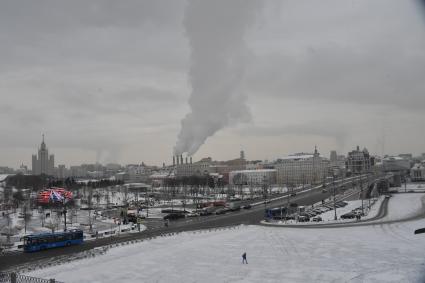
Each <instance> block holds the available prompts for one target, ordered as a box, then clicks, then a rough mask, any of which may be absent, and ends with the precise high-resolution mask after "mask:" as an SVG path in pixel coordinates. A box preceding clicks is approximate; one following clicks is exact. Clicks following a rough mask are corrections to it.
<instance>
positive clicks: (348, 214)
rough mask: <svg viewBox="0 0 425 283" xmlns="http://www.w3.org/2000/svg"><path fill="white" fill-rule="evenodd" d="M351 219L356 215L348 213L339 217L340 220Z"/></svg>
mask: <svg viewBox="0 0 425 283" xmlns="http://www.w3.org/2000/svg"><path fill="white" fill-rule="evenodd" d="M352 218H356V214H354V213H353V212H348V213H346V214H343V215H341V219H352Z"/></svg>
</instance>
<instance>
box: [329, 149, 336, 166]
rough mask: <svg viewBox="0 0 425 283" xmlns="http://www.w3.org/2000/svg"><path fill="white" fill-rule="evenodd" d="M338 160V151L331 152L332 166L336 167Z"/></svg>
mask: <svg viewBox="0 0 425 283" xmlns="http://www.w3.org/2000/svg"><path fill="white" fill-rule="evenodd" d="M337 160H338V155H337V154H336V150H331V156H330V161H331V164H332V165H334V164H335V163H336V162H337Z"/></svg>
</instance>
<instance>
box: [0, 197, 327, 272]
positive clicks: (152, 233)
mask: <svg viewBox="0 0 425 283" xmlns="http://www.w3.org/2000/svg"><path fill="white" fill-rule="evenodd" d="M330 196H331V192H326V193H323V192H322V190H321V189H312V190H307V191H305V192H298V193H297V194H296V196H293V197H291V202H292V203H297V204H298V205H300V206H301V205H302V206H308V205H312V204H314V203H317V202H319V201H321V200H323V199H326V198H329V197H330ZM286 203H287V199H286V198H279V199H277V200H274V201H271V202H270V203H267V204H266V205H257V206H253V207H252V208H251V209H248V210H245V209H242V210H240V211H237V212H232V213H228V214H224V215H211V216H206V217H197V218H191V219H185V220H183V221H175V222H171V223H170V225H169V226H168V227H162V226H160V225H152V226H151V225H149V224H148V225H147V226H148V228H150V229H147V230H145V231H143V232H140V233H130V234H121V235H118V236H114V237H108V238H100V239H97V240H93V241H86V242H84V244H82V245H77V246H71V247H66V248H57V249H50V250H45V251H43V252H37V253H22V252H18V253H11V254H5V255H2V256H0V271H5V270H9V269H13V268H16V267H18V266H20V265H28V264H39V263H42V262H43V261H47V260H50V259H52V258H54V257H58V256H62V257H63V256H67V255H71V254H74V253H79V252H83V251H87V250H90V249H93V248H96V247H102V246H107V245H111V244H115V243H120V242H126V241H132V240H139V239H147V238H151V237H156V236H160V235H162V234H169V233H176V232H183V231H193V230H200V229H211V228H218V227H228V226H234V225H240V224H246V225H248V224H258V223H259V222H260V221H261V220H262V219H263V217H264V209H265V208H266V206H267V207H276V206H279V205H286ZM149 226H151V227H149Z"/></svg>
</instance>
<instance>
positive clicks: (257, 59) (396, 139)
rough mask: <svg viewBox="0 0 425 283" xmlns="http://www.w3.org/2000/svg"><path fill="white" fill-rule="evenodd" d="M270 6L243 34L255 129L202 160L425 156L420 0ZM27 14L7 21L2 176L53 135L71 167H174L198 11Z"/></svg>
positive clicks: (209, 144) (234, 124)
mask: <svg viewBox="0 0 425 283" xmlns="http://www.w3.org/2000/svg"><path fill="white" fill-rule="evenodd" d="M235 3H236V2H235ZM258 3H260V2H258ZM258 3H257V4H258ZM261 3H262V4H261V5H260V4H258V5H257V6H255V12H256V15H255V18H253V19H252V20H250V21H249V25H247V26H246V28H245V29H244V32H243V33H241V34H244V35H245V36H244V46H243V50H244V54H245V57H244V58H242V59H243V62H242V63H243V64H240V66H242V67H243V69H244V70H243V72H241V77H240V78H238V81H237V82H236V85H235V88H234V89H232V91H238V92H241V93H242V94H243V95H242V96H237V98H238V99H241V100H240V107H236V110H233V111H237V110H238V109H239V110H240V109H243V110H244V111H245V110H246V111H245V112H244V113H246V114H247V115H245V116H244V117H245V118H246V119H237V121H233V120H232V121H230V122H229V123H227V122H228V121H226V123H224V126H223V127H221V128H219V129H218V130H217V131H216V132H215V133H214V134H213V135H212V136H210V137H209V138H207V139H206V142H205V144H203V145H202V146H201V148H200V149H199V151H198V152H197V153H196V154H195V155H194V157H195V158H197V159H198V158H201V157H204V156H214V157H215V158H216V159H218V160H224V159H228V158H232V156H237V153H238V152H239V150H240V149H241V148H243V149H244V150H245V151H246V153H247V156H248V157H249V158H250V159H272V158H274V157H275V158H278V157H279V156H282V155H284V154H288V153H292V152H300V151H306V150H308V149H310V148H312V147H313V146H314V145H315V144H317V145H318V146H319V148H320V149H321V152H326V153H328V152H329V151H330V150H337V151H338V152H341V153H347V152H348V151H350V150H351V149H352V148H354V147H355V146H356V145H361V146H362V145H364V146H366V147H367V148H368V149H369V151H370V152H371V153H372V154H378V155H382V154H389V155H396V154H399V153H404V152H411V153H413V154H414V155H419V154H421V153H422V152H424V151H425V149H424V148H425V146H424V143H423V140H424V139H425V133H424V132H423V131H421V130H420V129H422V127H423V121H424V119H425V113H424V112H423V109H424V107H425V101H424V99H425V98H424V95H423V89H424V83H423V78H422V74H423V73H425V69H424V68H425V55H424V54H423V52H422V50H423V49H424V47H425V37H424V35H423V32H422V31H423V25H424V19H423V15H422V14H420V12H419V11H420V10H419V8H418V6H417V4H416V2H415V1H403V2H400V1H390V2H388V1H374V2H373V3H370V1H356V2H355V3H350V4H349V5H348V4H347V3H345V2H340V1H325V2H323V3H314V2H313V3H311V2H303V1H297V2H295V3H285V4H276V3H272V2H267V1H264V2H263V1H262V2H261ZM21 5H22V4H21V3H18V2H11V3H9V4H8V5H5V6H4V7H3V9H1V11H0V22H1V25H0V30H1V34H2V35H3V36H4V38H5V39H6V40H4V44H3V45H2V46H0V60H2V62H4V63H3V64H2V66H0V93H1V99H2V104H1V105H0V117H1V119H2V121H6V123H1V125H0V131H1V132H2V138H1V139H0V163H1V164H0V165H2V166H12V167H14V168H16V167H18V166H19V165H20V164H21V163H22V162H23V163H24V164H27V165H30V163H31V160H29V156H31V154H33V151H34V148H35V147H36V146H37V145H38V144H39V140H40V133H41V132H44V133H45V134H46V139H47V140H48V143H49V145H50V148H51V150H53V151H54V153H55V155H56V163H57V164H67V165H76V164H81V163H95V162H100V163H109V162H117V163H120V164H125V163H136V162H142V161H144V162H145V163H147V164H156V165H161V164H162V162H168V163H170V162H171V160H170V158H171V156H172V154H173V148H174V146H175V145H176V142H177V139H178V138H177V137H178V134H179V132H180V130H181V121H182V119H183V118H184V117H185V115H187V114H188V113H190V111H191V109H190V107H189V105H191V104H190V101H189V97H190V94H191V90H192V87H191V84H190V83H189V77H190V70H191V65H192V63H193V60H192V59H193V58H192V57H191V54H192V52H193V48H192V47H191V45H190V40H189V39H190V37H189V36H188V35H187V34H186V32H187V30H188V29H190V28H191V27H192V26H191V23H190V22H186V26H185V18H186V17H187V15H186V9H187V3H186V2H185V1H173V2H172V3H169V2H168V1H155V2H154V3H150V2H140V3H137V2H132V3H131V4H129V5H126V6H125V7H123V6H120V8H119V9H117V6H116V5H115V4H113V3H110V2H108V3H105V2H101V1H99V2H98V1H94V2H93V3H92V4H91V5H92V6H91V7H90V8H87V7H86V5H85V2H84V1H72V3H71V2H70V3H66V4H64V3H60V4H58V3H55V1H52V2H49V5H48V7H49V9H47V10H46V9H44V8H43V7H42V5H38V4H37V3H32V2H29V3H26V4H25V9H23V8H22V6H21ZM230 8H232V9H234V10H236V11H237V9H238V7H237V6H236V7H229V9H230ZM47 11H48V12H47ZM134 11H137V13H136V12H134ZM141 11H142V12H141ZM232 11H233V10H232ZM388 18H397V19H399V20H398V21H391V22H388ZM195 20H196V19H195ZM220 24H221V26H220ZM225 24H226V22H223V23H218V27H217V28H219V29H221V30H222V29H223V25H225ZM195 32H196V30H195ZM208 39H210V40H212V41H215V40H217V39H218V36H217V34H214V33H211V35H210V37H208ZM123 42H125V43H126V44H121V43H123ZM238 44H239V43H238ZM207 71H208V70H207ZM211 74H213V73H211ZM207 75H208V74H207ZM229 95H230V94H229ZM232 97H233V96H232ZM188 101H189V102H188ZM238 102H239V101H238ZM226 103H230V102H226ZM226 103H225V105H227V104H226ZM236 106H238V104H237V103H236ZM206 107H211V108H212V109H213V110H214V108H213V107H212V106H211V105H206ZM245 108H246V109H245ZM216 109H217V110H216V111H217V114H216V115H217V117H218V116H222V115H221V112H218V108H217V107H216ZM232 109H234V108H232ZM213 113H215V112H214V111H213ZM212 118H214V116H212Z"/></svg>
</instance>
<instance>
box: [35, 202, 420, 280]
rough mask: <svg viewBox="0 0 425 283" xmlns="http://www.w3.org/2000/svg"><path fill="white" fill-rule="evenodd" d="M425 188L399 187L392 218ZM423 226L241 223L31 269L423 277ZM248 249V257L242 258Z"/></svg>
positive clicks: (168, 275)
mask: <svg viewBox="0 0 425 283" xmlns="http://www.w3.org/2000/svg"><path fill="white" fill-rule="evenodd" d="M413 195H417V196H416V198H415V196H413ZM422 196H423V195H420V196H419V194H404V195H402V194H400V195H395V196H394V197H393V198H391V200H390V203H389V209H390V211H393V212H391V216H390V218H392V219H394V217H398V218H403V217H406V216H409V215H411V213H412V211H414V210H416V211H418V210H419V209H421V201H418V199H419V200H421V198H422ZM415 199H416V200H415ZM410 206H412V208H410ZM422 227H425V219H420V220H416V221H411V222H399V223H395V224H377V225H374V226H357V227H346V228H328V229H326V228H317V229H300V228H281V227H263V226H238V227H235V228H232V229H221V230H214V231H195V232H185V233H180V234H177V235H173V236H169V237H158V238H156V239H153V240H149V241H144V242H141V243H138V244H132V245H127V246H120V247H119V248H113V249H110V250H109V251H108V252H107V253H106V254H105V255H100V256H98V257H95V258H90V259H83V260H79V261H74V262H71V263H68V264H66V265H65V264H64V265H59V266H53V267H49V268H47V269H42V270H37V271H34V272H31V273H30V274H29V275H32V276H37V277H43V278H56V279H57V280H60V281H64V282H69V283H72V282H93V283H94V282H104V283H109V282H348V281H349V282H424V280H425V272H424V266H425V258H424V254H423V250H424V248H425V238H424V237H425V236H424V235H421V234H419V235H414V234H413V231H414V230H415V229H417V228H422ZM245 251H246V252H247V259H248V263H249V264H248V265H243V264H241V255H242V253H243V252H245Z"/></svg>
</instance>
